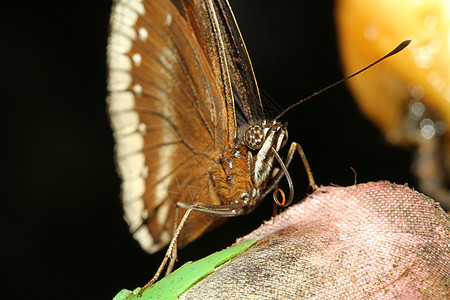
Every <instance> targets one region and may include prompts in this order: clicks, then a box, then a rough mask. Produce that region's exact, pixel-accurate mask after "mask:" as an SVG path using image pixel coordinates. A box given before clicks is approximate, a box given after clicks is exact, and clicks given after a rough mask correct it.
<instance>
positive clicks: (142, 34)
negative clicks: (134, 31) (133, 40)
mask: <svg viewBox="0 0 450 300" xmlns="http://www.w3.org/2000/svg"><path fill="white" fill-rule="evenodd" d="M138 36H139V39H140V40H141V41H145V40H147V37H148V31H147V29H145V27H140V28H139V29H138Z"/></svg>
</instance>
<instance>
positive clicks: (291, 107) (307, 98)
mask: <svg viewBox="0 0 450 300" xmlns="http://www.w3.org/2000/svg"><path fill="white" fill-rule="evenodd" d="M410 43H411V40H406V41H403V42H402V43H401V44H400V45H398V46H397V47H396V48H395V49H394V50H392V51H391V52H389V53H388V54H386V55H385V56H383V57H382V58H380V59H378V60H376V61H375V62H373V63H371V64H370V65H368V66H367V67H365V68H363V69H361V70H359V71H358V72H356V73H353V74H352V75H349V76H347V77H344V78H342V79H341V80H339V81H336V82H335V83H333V84H330V85H329V86H327V87H324V88H323V89H321V90H320V91H317V92H315V93H313V94H311V95H310V96H308V97H306V98H304V99H302V100H300V101H298V102H296V103H294V104H292V105H291V106H289V107H288V108H286V109H285V110H283V111H282V112H281V113H280V114H279V115H278V116H277V117H276V118H275V119H274V121H276V120H278V119H279V118H280V117H282V116H283V115H284V114H285V113H287V112H288V111H289V110H291V109H293V108H294V107H296V106H297V105H300V104H301V103H303V102H305V101H307V100H309V99H311V98H313V97H315V96H317V95H319V94H321V93H323V92H325V91H327V90H329V89H331V88H332V87H335V86H336V85H339V84H341V83H343V82H344V81H346V80H348V79H350V78H352V77H355V76H356V75H358V74H360V73H362V72H364V71H365V70H367V69H369V68H371V67H373V66H374V65H376V64H377V63H379V62H381V61H383V60H385V59H386V58H388V57H390V56H392V55H394V54H397V53H399V52H400V51H402V50H403V49H405V48H406V47H407V46H408V45H409V44H410Z"/></svg>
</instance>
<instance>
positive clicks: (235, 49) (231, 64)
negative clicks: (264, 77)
mask: <svg viewBox="0 0 450 300" xmlns="http://www.w3.org/2000/svg"><path fill="white" fill-rule="evenodd" d="M172 2H173V3H174V4H175V6H177V7H178V9H179V11H180V12H181V14H182V15H183V16H184V17H185V19H186V20H187V22H188V24H189V25H190V27H191V28H192V30H193V32H194V34H195V36H196V39H197V41H199V44H200V46H201V47H202V49H203V51H204V53H205V55H206V57H207V58H208V61H209V63H210V65H211V67H212V70H213V73H214V76H215V78H216V82H217V83H218V85H219V88H220V90H221V92H222V94H223V95H224V97H225V99H227V101H229V105H230V106H233V107H235V108H236V110H235V113H236V114H237V116H236V117H237V119H238V120H242V121H243V122H244V123H247V124H252V123H256V122H258V121H261V120H262V119H263V118H264V112H263V108H262V105H261V99H260V94H259V90H258V85H257V83H256V79H255V74H254V72H253V68H252V64H251V61H250V58H249V55H248V52H247V49H246V47H245V44H244V41H243V39H242V36H241V33H240V31H239V28H238V26H237V23H236V20H235V17H234V15H233V12H232V10H231V8H230V5H229V3H228V1H224V0H206V1H205V0H172Z"/></svg>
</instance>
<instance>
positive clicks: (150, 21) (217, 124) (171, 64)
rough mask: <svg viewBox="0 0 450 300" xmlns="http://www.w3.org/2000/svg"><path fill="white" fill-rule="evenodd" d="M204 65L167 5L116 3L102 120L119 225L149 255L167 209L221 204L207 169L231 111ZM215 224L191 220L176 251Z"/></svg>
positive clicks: (163, 239) (197, 217)
mask: <svg viewBox="0 0 450 300" xmlns="http://www.w3.org/2000/svg"><path fill="white" fill-rule="evenodd" d="M210 62H211V59H210V58H207V57H206V56H205V55H204V49H202V47H200V45H199V43H198V42H197V40H196V38H195V36H194V35H193V34H192V29H191V28H190V27H189V25H188V24H187V22H186V21H185V19H184V17H183V16H182V15H180V13H179V11H178V10H177V9H176V7H175V6H174V5H173V4H172V3H171V2H170V1H169V0H152V1H139V0H134V1H133V0H128V1H126V0H119V1H116V3H115V5H114V8H113V12H112V17H111V35H110V41H109V46H108V64H109V82H108V88H109V91H110V95H109V99H108V100H109V112H110V118H111V124H112V127H113V129H114V135H115V139H116V143H117V145H116V156H117V163H118V169H119V172H120V175H121V176H122V178H123V184H122V198H123V205H124V210H125V218H126V220H127V222H128V223H129V225H130V230H131V231H132V232H134V236H135V238H136V239H137V240H138V241H139V242H140V244H141V246H142V247H143V248H144V249H145V250H147V251H148V252H155V251H157V250H159V249H160V248H161V247H163V246H165V245H166V244H167V243H168V242H169V241H170V238H171V235H172V230H173V223H174V222H173V215H174V208H175V204H174V203H176V202H179V201H182V202H185V203H192V202H194V201H197V200H201V201H204V202H207V203H210V204H220V202H219V200H218V199H217V196H216V194H215V193H214V191H213V189H212V186H211V183H210V178H209V172H208V169H209V167H210V165H211V164H212V163H213V162H214V160H215V159H216V157H217V156H218V154H220V153H221V151H222V149H223V148H224V147H225V144H226V142H227V138H226V136H224V133H226V132H227V129H228V128H229V127H230V124H229V123H228V122H230V119H229V116H230V114H234V111H233V107H232V106H230V104H229V103H228V104H227V103H226V102H225V100H224V97H223V93H222V92H221V86H220V84H218V81H217V79H216V77H215V75H214V69H212V68H211V67H210ZM219 83H220V82H219ZM232 121H234V120H232ZM182 213H183V212H180V214H182ZM215 219H216V217H214V216H211V215H206V214H201V213H195V214H194V215H192V216H191V217H190V218H189V220H188V223H186V225H185V228H184V237H183V236H182V237H181V238H180V240H179V243H180V244H181V246H182V245H183V244H185V243H187V242H189V241H190V240H192V239H195V238H196V237H197V236H198V235H199V234H201V233H202V232H203V231H204V230H206V228H207V227H208V226H210V224H211V223H212V222H213V221H215ZM195 222H196V224H197V225H195V226H196V227H195V228H194V227H192V226H194V225H192V224H194V223H195ZM188 234H189V235H190V237H189V240H188V239H187V238H186V236H187V235H188Z"/></svg>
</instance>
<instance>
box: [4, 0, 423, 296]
mask: <svg viewBox="0 0 450 300" xmlns="http://www.w3.org/2000/svg"><path fill="white" fill-rule="evenodd" d="M231 5H232V7H233V9H234V12H235V15H236V18H237V20H238V24H239V26H240V28H241V31H242V34H243V36H244V40H245V42H246V44H247V47H248V50H249V52H250V56H251V58H252V62H253V66H254V68H255V72H256V76H257V80H258V83H259V86H260V88H261V89H262V90H264V91H265V92H266V93H267V94H269V95H270V96H271V97H272V98H273V99H274V100H275V101H276V102H277V103H278V104H279V105H280V106H281V107H287V106H288V105H289V104H292V103H294V102H295V101H298V100H299V99H301V98H303V97H306V96H308V95H310V94H311V93H313V92H315V91H317V90H319V89H321V88H322V87H324V86H326V85H328V84H330V83H332V82H334V81H337V80H339V79H340V78H341V77H342V73H341V68H340V62H339V57H338V53H337V49H336V37H335V29H334V19H333V5H332V2H331V1H314V2H313V1H294V0H284V1H282V0H281V1H276V2H274V1H268V0H246V1H237V0H234V1H231ZM110 9H111V1H101V0H97V1H87V0H82V1H75V2H74V1H55V0H53V1H25V2H23V1H22V2H13V1H9V2H7V3H5V4H3V5H2V9H1V10H0V22H1V23H0V24H1V26H0V28H1V29H0V30H1V40H2V43H1V51H2V56H1V57H2V60H3V62H2V69H1V70H2V74H3V76H2V77H3V80H2V90H3V91H4V92H6V93H4V94H3V97H2V103H3V109H2V118H1V121H2V136H3V149H4V150H5V154H6V155H4V167H3V170H4V178H6V182H5V184H4V188H3V189H4V191H5V192H6V193H5V195H4V196H3V197H2V199H3V203H4V205H3V209H2V212H3V217H2V218H1V220H2V239H3V245H4V246H3V247H2V248H3V249H5V250H6V251H5V253H4V254H3V255H2V261H1V270H2V271H3V273H4V274H6V278H7V280H6V284H4V285H3V286H4V290H3V291H2V296H3V297H5V299H8V298H11V297H12V295H13V294H15V295H21V297H22V298H26V297H28V296H29V295H33V297H34V298H35V299H41V298H45V299H56V298H58V299H94V298H97V299H111V298H112V297H113V296H114V295H115V294H116V293H117V292H119V291H120V290H121V289H122V288H130V289H132V288H135V287H137V286H140V285H142V284H144V283H145V282H146V280H148V279H150V278H151V277H152V275H153V273H154V271H155V270H156V268H157V267H158V265H159V262H160V261H161V259H162V256H163V253H158V254H155V255H148V254H146V253H145V252H143V251H142V250H141V249H140V247H139V245H138V243H137V242H135V241H134V240H133V238H132V237H131V235H130V234H129V233H128V228H127V225H126V223H125V221H124V220H123V219H122V213H123V212H122V208H121V203H120V198H119V192H120V181H119V178H118V176H117V174H116V171H115V166H114V158H113V138H112V131H111V129H110V126H109V123H108V119H107V115H106V103H105V97H106V43H107V33H108V18H109V14H110ZM395 46H396V45H393V47H395ZM368 63H370V62H369V61H368V62H367V64H368ZM384 63H389V61H387V62H384ZM361 67H363V66H361ZM368 72H370V71H368ZM284 121H288V122H289V138H290V140H291V141H297V142H299V143H300V144H301V145H302V147H303V148H304V151H305V152H306V155H307V157H308V159H309V162H310V164H311V167H312V170H313V172H314V175H315V178H316V181H317V182H318V184H322V185H329V184H336V185H352V184H353V183H354V181H355V180H356V181H357V182H367V181H377V180H389V181H392V182H396V183H399V184H403V183H408V184H409V185H410V186H412V187H414V186H415V183H414V181H413V178H412V176H411V175H410V173H409V165H410V162H411V158H410V156H409V154H408V153H407V152H405V151H403V150H401V149H398V148H394V147H391V146H390V145H388V144H387V143H386V142H385V141H384V140H383V137H382V136H381V134H380V133H379V132H378V131H377V130H376V129H375V128H374V127H373V125H371V124H370V123H369V122H368V121H367V120H365V119H364V118H363V117H362V116H361V115H360V114H359V112H358V110H357V108H356V106H355V104H354V102H353V100H352V97H351V95H350V93H349V92H348V91H347V89H346V87H345V86H344V85H341V86H339V87H336V88H334V89H332V90H331V91H328V92H326V93H325V94H322V95H320V96H318V97H316V98H315V99H313V100H311V101H308V102H307V103H305V104H302V105H301V106H299V107H297V108H296V109H294V110H292V111H291V112H289V113H288V114H287V115H286V116H285V118H284ZM352 168H353V169H354V170H355V171H356V174H357V176H356V179H355V174H354V172H353V171H352ZM290 172H291V176H292V178H293V180H294V183H295V187H296V190H295V191H296V197H295V199H296V201H300V200H301V199H303V198H304V197H305V195H307V193H308V192H311V191H310V190H307V179H306V176H305V174H304V171H303V167H302V165H301V163H300V159H299V158H298V157H296V159H295V162H294V164H293V165H292V166H291V168H290ZM271 213H272V200H271V199H270V198H269V199H266V201H264V203H263V204H262V205H261V206H260V207H259V208H258V209H257V210H256V211H255V212H254V213H253V214H251V215H249V216H244V217H238V218H233V219H230V220H229V221H228V223H226V224H225V225H224V226H222V227H221V228H220V229H217V230H215V231H214V232H213V233H212V234H206V235H204V236H203V237H202V238H201V239H200V240H198V241H197V242H195V243H193V244H192V245H190V246H188V247H187V248H186V249H185V250H182V251H181V252H180V253H179V255H180V264H181V263H183V262H185V261H187V260H196V259H199V258H201V257H203V256H205V255H207V254H209V253H211V252H214V251H217V250H219V249H222V248H223V247H226V246H227V245H229V244H230V243H232V242H233V241H234V240H235V238H236V237H238V236H240V235H243V234H246V233H248V232H250V231H251V230H252V229H254V228H256V227H258V225H259V224H260V223H262V221H263V220H266V219H268V218H270V216H271ZM5 292H6V295H5Z"/></svg>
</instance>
